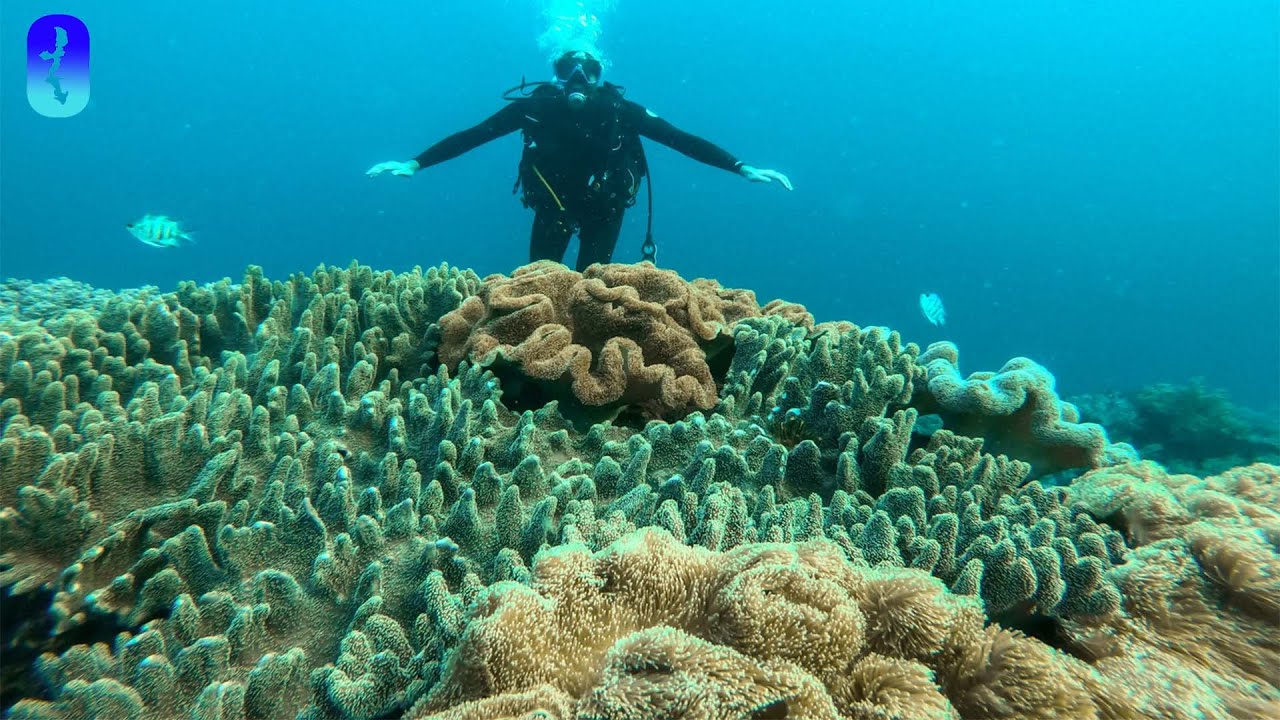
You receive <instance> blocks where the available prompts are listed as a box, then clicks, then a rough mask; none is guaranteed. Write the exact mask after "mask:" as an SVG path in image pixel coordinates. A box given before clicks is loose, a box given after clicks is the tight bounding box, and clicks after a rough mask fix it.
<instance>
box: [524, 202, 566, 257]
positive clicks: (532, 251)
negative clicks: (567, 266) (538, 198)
mask: <svg viewBox="0 0 1280 720" xmlns="http://www.w3.org/2000/svg"><path fill="white" fill-rule="evenodd" d="M571 235H573V225H571V224H570V223H569V220H568V218H567V217H566V216H565V214H564V213H563V212H559V211H556V210H538V211H537V212H535V213H534V215H533V232H532V233H530V235H529V262H534V261H535V260H555V261H556V262H564V251H565V248H567V247H569V237H570V236H571Z"/></svg>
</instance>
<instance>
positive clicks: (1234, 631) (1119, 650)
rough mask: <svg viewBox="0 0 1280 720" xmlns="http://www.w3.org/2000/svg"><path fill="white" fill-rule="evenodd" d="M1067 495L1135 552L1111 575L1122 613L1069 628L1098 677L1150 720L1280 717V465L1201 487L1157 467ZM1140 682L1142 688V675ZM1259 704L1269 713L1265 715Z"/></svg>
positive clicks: (1117, 473) (1139, 468)
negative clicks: (1124, 691) (1123, 690)
mask: <svg viewBox="0 0 1280 720" xmlns="http://www.w3.org/2000/svg"><path fill="white" fill-rule="evenodd" d="M1069 492H1070V493H1071V496H1072V498H1073V500H1076V501H1079V502H1081V503H1082V504H1083V506H1084V508H1086V509H1087V510H1088V511H1089V512H1090V513H1091V514H1093V515H1095V516H1097V517H1101V518H1107V519H1109V520H1110V521H1111V522H1114V523H1116V524H1117V525H1121V526H1123V527H1125V528H1126V529H1127V530H1128V534H1129V539H1130V542H1131V543H1133V544H1134V545H1136V546H1137V547H1135V548H1134V549H1133V550H1132V551H1131V552H1130V553H1129V554H1128V555H1127V556H1126V558H1125V560H1126V562H1125V563H1124V564H1123V565H1120V566H1117V567H1116V568H1115V569H1113V570H1112V571H1111V573H1110V575H1111V578H1112V580H1113V581H1114V582H1115V583H1116V585H1117V587H1119V588H1120V591H1121V594H1122V596H1123V598H1124V613H1122V614H1119V615H1117V616H1116V617H1113V618H1110V619H1108V620H1107V621H1106V622H1104V623H1097V624H1088V623H1070V622H1069V623H1066V629H1067V630H1068V636H1069V637H1070V638H1071V640H1072V641H1074V642H1075V643H1076V645H1077V648H1078V653H1079V654H1082V655H1084V656H1086V657H1090V658H1092V659H1093V661H1094V662H1093V665H1094V667H1095V668H1096V670H1097V671H1098V672H1099V673H1101V674H1103V675H1104V676H1106V677H1108V678H1112V679H1115V680H1117V681H1118V682H1120V683H1132V687H1131V694H1132V695H1133V703H1134V704H1135V705H1136V706H1140V707H1143V708H1146V709H1148V713H1149V716H1153V717H1183V716H1185V714H1192V711H1193V710H1194V711H1196V712H1199V713H1201V714H1203V715H1204V716H1205V717H1228V715H1225V714H1223V712H1224V711H1223V710H1222V709H1221V708H1222V707H1223V706H1224V705H1225V706H1227V707H1228V708H1235V709H1238V710H1239V712H1236V711H1235V710H1232V712H1235V714H1234V715H1230V716H1231V717H1274V716H1275V713H1276V709H1277V708H1280V504H1278V503H1277V497H1278V495H1280V467H1276V466H1274V465H1262V464H1259V465H1252V466H1250V467H1246V468H1237V469H1235V470H1232V471H1230V472H1228V473H1225V474H1223V475H1219V476H1215V477H1210V478H1205V479H1203V480H1202V479H1200V478H1197V477H1193V476H1190V475H1172V476H1171V475H1167V474H1166V473H1165V472H1164V471H1163V470H1162V469H1161V468H1160V466H1158V465H1156V464H1154V463H1139V464H1133V465H1125V466H1121V467H1116V468H1109V469H1105V470H1098V471H1094V472H1092V473H1089V474H1086V475H1085V476H1083V477H1081V478H1079V479H1077V480H1076V481H1075V483H1073V485H1072V486H1071V487H1070V489H1069ZM1139 676H1141V677H1142V680H1141V681H1135V680H1134V678H1136V677H1139ZM1262 708H1266V709H1265V710H1262Z"/></svg>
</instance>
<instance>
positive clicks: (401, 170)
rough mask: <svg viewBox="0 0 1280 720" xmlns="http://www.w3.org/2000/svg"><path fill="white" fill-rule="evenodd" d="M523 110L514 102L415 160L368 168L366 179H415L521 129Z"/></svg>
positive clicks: (391, 161) (433, 146)
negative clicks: (387, 176) (426, 170)
mask: <svg viewBox="0 0 1280 720" xmlns="http://www.w3.org/2000/svg"><path fill="white" fill-rule="evenodd" d="M523 114H524V110H523V109H522V108H521V107H520V103H518V102H513V103H510V104H509V105H507V106H506V107H504V108H502V109H501V110H499V111H498V112H496V113H494V114H493V115H490V116H489V117H488V118H486V119H485V120H484V121H483V122H481V123H480V124H478V125H475V126H473V127H469V128H467V129H466V130H462V131H460V132H456V133H454V134H452V135H450V136H449V137H447V138H445V139H443V140H441V141H440V142H438V143H436V144H435V145H432V146H431V147H429V148H427V149H426V150H423V151H422V152H421V153H419V154H418V156H417V157H416V158H414V159H412V160H404V161H402V160H389V161H387V162H380V163H378V164H377V165H374V166H373V167H371V168H369V170H368V171H367V172H365V174H366V175H368V176H369V177H374V176H377V175H381V174H382V173H384V172H390V173H391V174H392V175H400V176H403V177H409V176H412V175H413V174H414V173H416V172H418V171H419V170H421V169H423V168H427V167H431V166H432V165H438V164H440V163H442V162H444V161H445V160H451V159H453V158H455V157H458V156H459V155H461V154H463V153H465V152H467V151H469V150H474V149H475V148H478V147H480V146H481V145H483V144H485V143H487V142H489V141H491V140H497V139H498V138H500V137H502V136H503V135H506V134H508V133H512V132H515V131H516V130H519V129H520V118H521V116H522V115H523Z"/></svg>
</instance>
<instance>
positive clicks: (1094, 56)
mask: <svg viewBox="0 0 1280 720" xmlns="http://www.w3.org/2000/svg"><path fill="white" fill-rule="evenodd" d="M555 5H556V3H554V2H553V3H550V7H551V9H552V10H555V9H556V8H555ZM560 5H562V6H564V7H571V6H576V5H579V3H573V2H569V3H560ZM589 5H591V6H593V7H594V9H596V10H597V11H598V15H597V16H596V17H597V19H598V22H599V29H600V31H601V34H600V39H599V43H600V47H601V49H602V51H603V52H604V54H605V56H606V58H607V62H608V64H609V67H608V69H607V70H606V77H607V79H609V80H611V81H612V82H616V83H619V84H621V85H624V86H625V87H626V88H627V90H628V93H629V95H628V96H629V97H630V98H632V99H634V100H636V101H638V102H640V103H642V104H645V105H647V106H649V107H650V108H652V109H654V110H656V111H657V112H658V113H659V114H661V115H662V116H664V117H666V118H667V119H669V120H671V121H672V122H673V123H675V124H676V125H677V126H678V127H681V128H683V129H686V130H689V131H690V132H693V133H695V134H699V135H702V136H704V137H706V138H708V139H710V140H712V141H713V142H716V143H718V144H720V145H722V146H723V147H725V148H727V149H729V150H730V151H731V152H733V153H735V154H737V155H739V156H740V157H741V158H743V159H744V160H746V161H747V162H749V163H752V164H755V165H758V166H761V167H772V168H777V169H779V170H781V171H782V172H785V173H787V174H789V176H790V177H791V179H792V180H793V181H794V183H795V185H796V190H795V191H794V192H792V193H786V192H781V191H780V189H779V188H776V187H766V186H756V185H748V184H746V183H743V182H742V181H741V180H740V179H738V178H735V177H732V176H731V175H729V174H727V173H724V172H721V171H718V170H714V169H711V168H708V167H705V166H701V165H699V164H697V163H695V162H692V161H690V160H688V159H686V158H684V157H683V156H680V155H678V154H676V153H674V152H672V151H670V150H668V149H666V148H664V147H662V146H658V145H656V144H655V143H652V142H647V143H646V145H647V147H648V148H649V154H650V157H651V161H652V164H653V177H654V181H655V184H654V195H655V198H654V201H655V209H654V223H655V233H656V237H657V240H658V243H659V256H658V259H659V264H660V265H662V266H665V267H668V268H672V269H675V270H676V271H678V272H679V273H681V275H683V276H685V277H699V276H702V277H713V278H716V279H718V280H719V281H720V282H722V283H723V284H725V285H726V286H728V287H743V288H751V289H752V290H754V291H755V292H756V293H757V295H758V296H759V297H760V298H761V300H762V301H763V300H768V299H772V298H775V297H778V298H785V299H787V300H789V301H792V302H798V303H802V304H804V305H806V306H807V307H808V308H809V309H810V310H811V311H812V312H813V313H814V314H815V315H816V317H817V318H818V320H819V321H823V320H833V319H848V320H852V321H854V322H857V323H859V324H861V325H887V326H889V327H892V328H895V329H897V330H900V331H901V332H902V333H903V334H904V337H905V338H906V339H908V340H911V341H915V342H918V343H920V344H921V346H922V347H923V346H924V345H927V344H928V343H930V342H933V341H936V340H942V339H945V340H951V341H953V342H955V343H957V344H958V345H959V346H960V347H961V348H962V350H963V351H964V358H963V364H964V365H965V366H966V367H969V368H974V369H976V368H979V367H983V368H987V367H989V368H992V369H994V368H996V367H999V365H1000V364H1001V363H1002V362H1003V361H1004V360H1005V359H1007V358H1009V357H1014V356H1018V355H1022V356H1027V357H1031V358H1033V359H1035V360H1036V361H1037V362H1040V363H1042V364H1044V365H1045V366H1046V367H1048V368H1050V369H1051V370H1052V372H1053V373H1054V374H1055V376H1056V377H1057V380H1058V384H1059V389H1060V390H1061V391H1063V392H1065V393H1067V394H1069V395H1070V394H1077V393H1097V392H1109V391H1118V390H1128V389H1132V388H1136V387H1139V386H1143V385H1146V384H1150V383H1155V382H1172V383H1183V382H1186V381H1187V380H1188V379H1190V378H1193V377H1203V378H1204V379H1205V384H1206V386H1207V387H1209V388H1214V389H1221V390H1223V391H1225V392H1226V393H1227V394H1228V395H1229V396H1230V397H1231V398H1232V399H1233V400H1234V401H1236V402H1238V403H1240V404H1242V405H1245V406H1248V407H1252V408H1254V409H1256V410H1258V411H1262V412H1265V413H1267V414H1269V415H1272V416H1274V414H1275V410H1276V408H1277V406H1278V405H1280V400H1278V398H1280V373H1277V371H1276V370H1277V367H1280V241H1278V240H1277V238H1278V236H1280V224H1278V223H1280V219H1278V218H1280V189H1278V188H1280V175H1278V173H1280V171H1278V170H1277V162H1276V158H1277V155H1278V153H1280V145H1278V141H1277V133H1278V130H1280V124H1278V121H1277V93H1276V87H1277V80H1278V78H1277V63H1276V57H1277V27H1278V24H1277V23H1278V21H1277V13H1276V11H1275V6H1274V4H1273V3H1269V2H1252V1H1245V2H1237V3H1231V4H1230V6H1229V8H1228V9H1227V10H1224V6H1223V5H1221V4H1219V3H1211V2H1188V3H1176V4H1170V3H1167V2H1160V1H1158V0H1142V1H1139V2H1130V3H1125V4H1124V5H1123V6H1117V5H1116V4H1115V3H1107V2H1075V3H1068V4H1049V3H1030V4H1028V3H1021V2H1010V1H1004V0H1000V1H996V2H949V3H925V2H907V3H836V2H824V3H808V4H781V3H776V2H763V1H762V0H735V1H734V2H727V1H726V2H697V3H683V2H671V1H669V0H657V1H655V2H645V3H639V2H618V3H608V2H603V3H601V2H597V3H590V4H589ZM547 9H548V4H547V3H545V2H540V1H536V0H512V1H510V2H499V1H497V0H476V1H473V2H431V3H425V2H379V3H370V4H366V5H363V6H361V7H360V8H359V9H358V10H357V9H355V8H353V7H352V6H351V5H349V4H346V3H333V2H318V3H308V4H306V6H305V9H302V8H301V6H298V5H295V4H291V3H260V2H246V1H244V0H233V1H231V2H223V3H217V4H202V3H197V4H185V3H184V4H173V3H167V2H155V1H147V0H138V1H134V2H128V3H98V2H76V1H75V0H67V1H66V2H60V3H48V2H30V1H28V0H11V1H9V2H6V3H5V7H4V10H3V22H2V24H0V29H2V31H3V35H2V37H0V40H2V41H3V44H4V46H5V47H6V48H10V50H9V51H6V53H7V54H6V57H11V58H16V52H15V51H16V50H17V49H18V48H20V47H22V45H23V43H24V40H25V34H26V29H27V27H28V25H29V24H30V23H31V22H32V21H33V20H35V19H36V18H37V17H39V16H40V15H42V14H45V13H48V12H65V13H70V14H73V15H76V16H77V17H79V18H81V19H82V20H84V22H85V23H86V25H87V27H88V28H89V31H90V34H91V37H92V74H91V83H92V95H91V99H90V102H89V105H88V107H87V109H86V110H85V111H84V112H83V113H81V114H80V115H78V116H76V117H73V118H70V119H60V120H53V119H49V118H45V117H41V116H39V115H37V114H36V113H34V112H32V111H31V109H30V108H29V107H28V106H27V103H26V99H25V98H24V97H23V93H22V92H21V87H22V83H20V82H19V81H18V75H17V73H19V72H21V67H22V65H21V63H20V62H18V61H16V60H13V61H11V62H9V63H8V64H7V65H6V66H5V69H4V70H3V73H4V75H3V82H4V84H5V86H6V91H5V92H4V93H3V105H2V107H0V126H2V127H3V128H4V130H3V132H4V143H3V149H2V154H0V174H2V175H3V177H4V182H3V185H2V187H0V278H7V277H18V278H30V279H44V278H49V277H54V276H67V277H70V278H72V279H74V280H79V281H83V282H87V283H90V284H93V285H95V286H99V287H105V288H123V287H134V286H142V285H155V286H158V287H159V288H160V289H162V290H169V289H172V287H173V286H174V285H175V284H176V283H177V282H178V281H179V280H183V279H192V280H196V281H199V282H208V281H214V280H218V279H220V278H222V277H232V278H239V277H240V275H241V274H242V272H243V269H244V267H245V266H246V265H249V264H257V265H261V266H262V267H263V268H264V269H265V271H266V273H267V275H268V276H269V277H281V276H284V275H286V274H288V273H291V272H294V271H309V270H311V269H312V268H314V267H315V266H316V265H318V264H321V263H326V264H328V263H332V264H337V265H340V266H345V265H346V264H347V263H348V262H349V261H350V260H352V259H353V258H354V259H358V260H359V261H360V262H361V263H365V264H369V265H372V266H373V267H375V268H380V269H391V270H404V269H408V268H411V267H412V266H414V265H422V266H424V267H425V266H429V265H434V264H438V263H440V262H442V261H443V262H448V263H450V264H451V265H454V266H458V267H464V268H472V269H474V270H476V271H477V272H478V273H480V274H481V275H482V276H483V275H485V274H487V273H491V272H507V271H510V270H511V269H512V268H514V267H516V266H518V265H520V264H523V263H524V262H525V261H526V259H527V258H526V253H527V243H528V232H529V225H530V221H531V217H532V216H531V213H530V212H529V211H527V210H525V209H524V208H522V207H521V206H520V204H519V202H518V201H517V200H516V199H515V198H514V197H513V196H512V195H511V193H510V188H511V183H512V182H513V181H514V179H515V165H516V161H517V157H518V152H519V139H518V135H515V134H513V135H511V136H508V137H505V138H503V139H501V140H499V141H496V142H494V143H492V144H490V145H488V146H485V147H482V148H480V149H478V150H476V151H474V152H472V153H470V154H469V155H466V156H463V157H461V158H458V159H456V160H453V161H450V162H449V163H447V164H445V165H443V166H440V167H435V168H431V169H430V170H429V171H427V172H423V173H421V174H419V175H418V176H417V177H415V178H413V179H412V180H410V181H403V180H402V179H399V178H394V179H393V178H389V177H386V176H384V177H381V178H378V179H375V180H371V179H369V178H367V177H365V175H364V170H365V169H367V168H368V167H369V166H370V165H372V164H374V163H375V162H378V161H382V160H389V159H407V158H409V157H412V156H413V155H414V154H416V153H417V152H419V151H420V150H422V149H423V148H425V147H426V146H427V145H429V144H431V143H433V142H435V141H436V140H438V139H440V138H442V137H444V136H445V135H447V134H449V133H452V132H454V131H456V130H459V129H462V128H464V127H468V126H470V125H471V124H474V123H476V122H478V121H480V120H481V119H483V118H484V117H487V116H488V115H489V114H490V113H491V112H493V111H495V110H496V109H497V108H498V107H499V106H500V105H501V103H502V101H501V100H500V99H499V94H500V93H501V91H502V90H504V89H505V88H507V87H509V86H511V85H514V84H516V83H518V82H519V81H520V79H521V77H522V76H523V77H528V78H529V79H531V80H533V79H546V77H547V76H548V75H549V69H548V62H547V53H546V52H545V50H544V48H542V47H540V45H539V42H538V40H539V37H540V36H541V35H542V34H543V32H544V31H545V30H546V28H547V19H546V17H545V11H546V10H547ZM561 9H563V8H561ZM146 213H163V214H168V215H171V216H173V217H176V218H179V219H181V220H182V221H183V222H184V223H185V224H186V225H187V226H188V227H190V228H192V229H194V230H195V231H196V233H197V237H198V239H199V244H197V245H192V246H187V247H183V248H181V249H177V250H162V249H157V248H153V247H147V246H145V245H142V244H141V243H138V242H137V241H135V240H134V239H133V238H132V237H130V235H129V234H128V233H127V232H126V231H125V229H124V225H125V224H126V223H128V222H132V221H134V220H136V219H137V218H139V217H141V216H142V215H144V214H146ZM644 220H645V217H644V198H643V197H641V202H640V203H639V204H638V205H637V206H636V207H635V208H633V209H632V211H631V212H630V213H629V215H628V218H627V222H626V225H625V227H624V230H623V235H622V238H621V240H620V242H619V245H618V250H617V252H616V254H615V256H614V259H615V260H616V261H620V262H632V261H635V260H637V259H638V258H639V245H640V242H641V240H642V239H643V234H644V229H643V228H644V224H643V223H644ZM575 251H576V241H575V243H574V246H572V247H571V248H570V256H572V253H573V252H575ZM922 292H936V293H939V294H940V295H941V296H942V298H943V299H944V301H945V303H946V305H947V310H948V318H949V321H948V324H947V325H946V326H945V327H942V328H935V327H933V326H931V325H929V324H928V323H927V322H926V321H925V319H924V318H923V317H922V316H921V315H920V313H919V310H918V307H917V297H918V296H919V294H920V293H922Z"/></svg>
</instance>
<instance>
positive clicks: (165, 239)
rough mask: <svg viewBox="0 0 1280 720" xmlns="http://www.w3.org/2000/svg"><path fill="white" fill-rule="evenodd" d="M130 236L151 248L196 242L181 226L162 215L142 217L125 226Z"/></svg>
mask: <svg viewBox="0 0 1280 720" xmlns="http://www.w3.org/2000/svg"><path fill="white" fill-rule="evenodd" d="M125 228H126V229H127V230H128V231H129V234H130V235H133V236H134V237H135V238H137V239H138V241H139V242H142V243H145V244H147V245H150V246H151V247H162V248H170V247H178V246H179V245H181V244H182V243H183V242H190V243H193V242H195V241H196V239H195V238H194V237H192V236H191V233H189V232H187V231H186V230H183V229H182V224H181V223H179V222H178V221H177V220H174V219H173V218H171V217H166V216H164V215H143V216H142V219H141V220H138V221H137V222H131V223H129V224H128V225H125Z"/></svg>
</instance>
